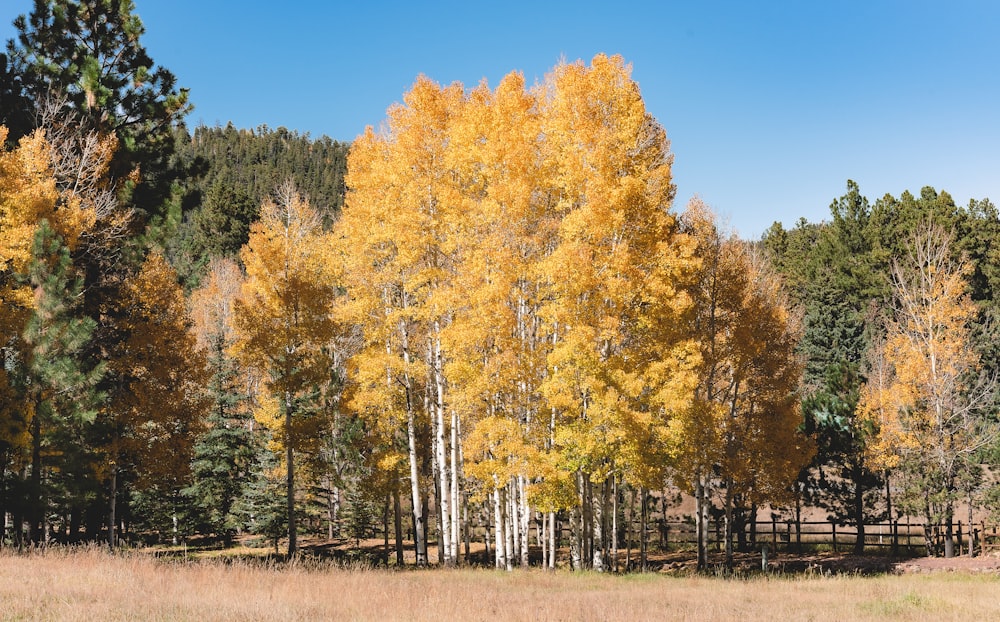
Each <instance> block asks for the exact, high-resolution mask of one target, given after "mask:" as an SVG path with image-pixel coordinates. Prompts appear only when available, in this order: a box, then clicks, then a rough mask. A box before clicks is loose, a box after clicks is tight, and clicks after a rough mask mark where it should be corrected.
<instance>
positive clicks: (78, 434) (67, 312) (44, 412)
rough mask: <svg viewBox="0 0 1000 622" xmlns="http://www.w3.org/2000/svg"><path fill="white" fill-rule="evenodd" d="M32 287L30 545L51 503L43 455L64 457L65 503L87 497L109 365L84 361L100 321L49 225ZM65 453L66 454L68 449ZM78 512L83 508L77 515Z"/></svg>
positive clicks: (36, 252)
mask: <svg viewBox="0 0 1000 622" xmlns="http://www.w3.org/2000/svg"><path fill="white" fill-rule="evenodd" d="M31 284H32V286H33V288H34V290H35V293H36V294H35V299H36V306H35V309H34V310H33V313H32V316H31V318H30V320H29V321H28V325H27V328H26V330H25V333H24V342H25V346H26V348H25V358H26V371H27V373H28V376H27V383H28V386H27V387H26V392H27V394H28V395H30V400H31V402H33V412H34V418H33V420H32V425H31V435H32V457H31V465H32V466H31V481H30V484H29V491H30V494H31V498H32V516H31V522H30V524H31V538H32V540H33V541H38V540H39V539H40V538H41V536H42V529H43V527H42V513H43V512H44V511H45V509H46V508H45V496H46V495H44V493H43V490H42V484H43V481H42V479H43V470H44V469H45V467H44V466H43V464H42V459H43V452H45V453H46V454H54V456H57V457H58V462H57V463H56V464H53V465H50V466H51V467H53V468H55V469H56V470H57V471H59V472H61V473H63V474H73V475H75V476H76V477H64V478H63V482H64V484H65V485H67V486H69V488H68V489H65V490H63V491H61V495H60V496H62V497H64V498H68V499H76V498H79V497H80V495H81V494H83V493H85V492H86V491H82V490H78V489H77V488H78V486H80V485H85V484H86V482H87V481H88V479H89V478H88V477H87V474H88V471H92V469H93V456H92V455H90V453H89V451H87V449H86V448H85V443H84V442H83V439H84V431H85V427H86V426H88V425H89V424H91V423H92V422H93V421H94V418H95V416H96V412H97V409H98V406H99V403H100V399H101V396H100V394H99V393H98V392H97V391H95V386H96V385H97V382H98V381H99V380H100V378H101V377H102V376H103V374H104V366H103V365H102V364H99V363H94V362H92V361H88V360H86V359H84V358H82V357H81V356H80V353H81V352H82V351H83V350H84V349H85V346H86V345H87V344H88V342H89V341H90V339H91V337H92V334H93V331H94V326H95V322H94V321H93V320H92V319H90V318H88V317H81V316H80V315H79V308H78V305H79V299H80V293H81V289H82V287H83V283H82V280H81V279H80V278H79V277H76V276H74V273H73V271H72V262H71V260H70V254H69V249H68V248H67V247H66V246H65V245H64V244H63V243H62V240H61V238H60V237H59V236H58V235H57V234H56V233H55V232H53V231H52V229H51V227H49V225H48V222H47V221H44V220H43V221H42V222H41V223H40V225H39V227H38V230H37V232H36V234H35V243H34V248H33V252H32V267H31ZM64 448H65V449H64ZM73 510H74V513H78V512H79V508H73Z"/></svg>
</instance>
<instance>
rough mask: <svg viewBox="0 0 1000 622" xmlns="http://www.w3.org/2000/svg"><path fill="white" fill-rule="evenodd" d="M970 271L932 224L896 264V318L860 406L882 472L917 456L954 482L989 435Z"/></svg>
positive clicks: (987, 394)
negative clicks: (871, 431)
mask: <svg viewBox="0 0 1000 622" xmlns="http://www.w3.org/2000/svg"><path fill="white" fill-rule="evenodd" d="M970 270H971V267H970V264H969V263H968V262H967V261H965V260H961V261H956V260H955V259H954V258H953V256H952V249H951V238H950V236H949V235H948V234H946V233H945V232H944V231H943V230H942V229H940V228H939V227H938V226H936V225H932V224H929V223H928V224H925V225H923V226H922V227H920V228H918V229H917V231H916V232H915V234H914V235H913V239H912V240H911V243H910V245H909V252H908V255H907V256H906V257H903V258H899V259H898V260H897V261H896V262H895V263H894V266H893V274H892V276H893V298H894V302H895V308H894V313H893V315H892V316H890V317H889V318H888V319H887V321H886V323H885V329H886V332H885V337H884V340H883V341H881V342H880V343H878V344H877V347H876V348H875V349H874V355H873V357H872V360H871V362H870V366H871V371H870V372H869V379H868V381H867V382H866V383H865V385H864V386H863V387H862V391H861V399H860V402H859V406H858V408H859V412H860V413H861V416H862V417H864V418H865V419H866V420H867V421H869V422H870V423H871V424H872V425H873V426H874V428H875V430H876V434H875V436H874V438H873V439H871V440H870V441H869V443H868V445H867V448H868V452H869V458H870V459H871V460H872V461H873V463H874V464H877V465H879V466H880V467H882V468H893V467H895V466H898V465H899V464H900V461H901V460H902V459H905V458H907V457H914V458H916V459H918V460H920V461H926V462H927V463H928V464H932V465H934V468H938V469H941V472H942V473H943V474H944V476H945V478H946V480H953V478H954V474H955V473H956V470H957V468H958V467H959V465H960V462H961V460H962V459H963V458H964V457H967V456H969V455H971V454H972V453H973V452H975V451H977V450H978V449H979V448H981V447H982V446H983V444H984V443H985V442H986V441H987V440H988V439H990V438H991V437H992V434H993V432H994V431H993V430H992V428H990V426H988V425H984V424H985V421H986V420H985V419H984V415H985V412H984V411H985V406H986V404H987V402H988V398H989V397H990V396H991V394H992V390H993V385H992V383H989V382H987V383H983V382H982V381H981V380H982V379H981V374H980V373H978V372H979V371H980V361H979V356H978V355H977V353H976V350H975V349H974V348H973V347H972V342H971V328H970V325H971V322H972V321H973V320H974V318H975V316H976V313H977V309H976V306H975V304H974V303H973V302H972V300H971V298H970V297H969V294H968V284H967V282H966V277H967V275H968V274H969V272H970ZM951 484H953V482H951Z"/></svg>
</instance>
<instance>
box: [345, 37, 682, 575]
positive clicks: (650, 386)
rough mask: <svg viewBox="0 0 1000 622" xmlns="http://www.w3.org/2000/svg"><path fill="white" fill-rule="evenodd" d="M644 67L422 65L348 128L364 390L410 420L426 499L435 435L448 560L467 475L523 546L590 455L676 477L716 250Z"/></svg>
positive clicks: (358, 370) (415, 468)
mask: <svg viewBox="0 0 1000 622" xmlns="http://www.w3.org/2000/svg"><path fill="white" fill-rule="evenodd" d="M630 71H631V70H630V68H629V67H628V66H627V65H626V64H625V63H624V62H623V61H622V59H621V58H620V57H606V56H604V55H599V56H597V57H595V58H594V59H593V61H592V63H591V64H590V65H584V64H583V63H575V64H571V65H568V64H567V65H561V66H559V67H557V68H556V69H555V70H554V71H553V73H552V75H551V76H549V77H548V78H547V79H546V82H545V83H544V84H542V85H540V86H538V87H535V88H530V89H529V88H526V85H525V83H524V78H523V76H522V75H520V74H517V73H512V74H510V75H508V76H506V77H504V78H503V79H502V80H501V81H500V83H499V84H498V85H497V87H496V88H495V89H490V88H489V86H488V85H486V84H485V83H483V84H480V85H479V86H477V87H476V88H474V89H472V90H470V91H465V90H464V89H463V88H462V87H461V85H451V86H448V87H441V86H439V85H437V84H435V83H433V82H432V81H430V80H428V79H427V78H424V77H421V78H418V80H417V82H416V83H415V84H414V86H413V88H412V89H411V90H410V91H409V92H407V93H406V95H405V96H404V100H403V104H401V105H399V106H395V107H393V108H391V109H390V110H389V113H388V120H387V122H386V125H385V126H384V127H383V129H382V130H381V131H380V132H376V131H374V130H373V129H371V128H369V129H367V130H366V132H365V133H364V135H362V136H361V137H359V138H358V139H357V141H355V143H354V145H353V147H352V150H351V154H350V156H349V165H348V169H349V174H348V178H347V180H346V184H347V186H348V188H349V190H348V194H347V198H346V202H345V207H344V210H343V215H342V218H341V220H340V222H339V223H338V225H337V231H336V233H337V245H338V253H339V254H340V256H341V257H342V258H343V259H342V261H343V262H344V266H345V269H344V272H345V285H346V288H347V292H348V296H347V298H346V300H345V301H344V303H343V305H342V306H341V309H340V312H341V314H342V317H344V318H345V320H349V321H351V322H352V323H354V324H355V325H356V326H358V327H359V329H360V331H361V333H362V340H363V343H364V347H363V348H362V349H361V351H360V352H358V353H357V354H356V355H355V356H354V357H353V358H352V360H351V362H350V364H349V370H350V378H351V379H352V386H351V387H350V389H349V390H350V395H351V398H350V402H349V403H350V404H351V406H352V408H354V409H355V410H357V411H358V412H362V413H365V415H366V416H367V417H369V418H370V419H371V420H372V421H373V423H372V425H371V426H370V428H369V429H373V430H380V433H381V434H385V438H386V441H387V442H393V438H394V437H393V435H392V433H391V430H393V429H395V430H397V431H399V432H400V433H402V432H403V428H405V434H406V436H407V444H408V453H409V462H410V480H411V484H412V486H413V488H412V499H411V501H412V503H413V507H420V491H419V488H418V482H419V478H420V473H419V471H420V470H421V469H422V466H421V465H422V464H423V460H422V459H421V455H426V453H427V452H429V453H430V455H431V457H432V460H433V464H434V470H435V471H436V473H437V474H438V475H439V476H440V478H441V479H440V481H439V482H438V486H437V488H438V490H439V491H440V493H441V494H440V495H439V500H440V501H441V502H442V506H441V508H440V516H441V521H442V525H443V526H444V531H445V532H449V526H450V527H451V538H452V542H451V544H450V545H449V544H447V543H446V544H445V549H444V553H445V555H444V557H445V559H448V558H449V556H450V555H451V556H453V555H455V554H456V553H455V551H456V550H457V548H458V547H457V535H458V528H457V527H456V525H457V524H458V521H457V518H455V517H457V515H458V509H459V505H458V499H459V496H460V495H459V491H458V490H457V489H459V488H463V487H464V486H465V484H464V483H463V475H466V476H469V477H471V478H472V479H473V480H474V481H475V482H477V484H473V485H476V486H479V488H478V490H479V491H480V492H485V493H486V494H489V495H491V496H492V499H493V502H494V510H495V512H496V516H497V520H500V521H506V520H508V519H509V520H513V521H515V522H516V521H521V520H524V521H525V522H524V523H523V524H521V523H518V524H516V525H513V526H511V525H510V524H508V527H511V528H512V529H513V531H514V533H515V534H516V535H515V536H513V539H514V540H515V541H518V543H516V544H515V545H514V547H515V549H520V551H519V553H518V554H519V555H520V556H521V559H522V563H526V560H527V554H526V552H527V545H526V543H527V531H528V528H527V522H526V520H527V519H526V518H525V517H527V516H528V515H529V511H528V507H529V505H528V504H529V496H530V502H531V504H532V505H534V506H535V507H539V508H544V509H545V510H546V511H553V510H556V509H561V508H569V507H573V506H574V505H579V504H580V503H583V502H584V501H585V499H584V498H583V497H582V496H580V495H584V492H583V491H582V490H574V488H575V487H576V486H577V485H578V483H579V482H580V481H582V480H580V478H579V477H578V475H579V474H581V473H585V474H586V475H587V476H588V477H590V478H591V479H593V480H594V481H598V480H600V479H601V478H607V477H609V476H610V475H611V474H612V473H615V474H616V475H617V474H619V473H628V477H629V478H631V480H632V481H633V482H635V483H639V484H641V483H645V482H649V483H651V484H652V483H653V482H655V481H657V478H659V479H661V480H662V476H663V473H664V469H665V458H666V453H665V452H666V449H667V447H668V444H667V441H668V440H669V438H670V435H669V433H668V428H667V424H668V422H669V421H670V419H671V416H672V413H673V412H674V411H675V410H676V409H679V408H681V407H682V405H686V404H687V403H689V402H690V395H691V393H692V391H693V390H694V386H695V385H696V384H697V379H696V377H695V376H694V368H695V366H696V365H697V357H698V349H697V346H696V344H695V343H694V341H692V340H691V339H690V337H689V336H688V334H687V333H686V332H685V330H684V326H685V325H686V322H685V317H686V316H687V315H688V314H689V313H690V312H691V308H692V305H691V301H690V296H689V293H688V287H687V282H688V281H689V280H690V279H692V278H693V276H694V274H695V269H696V266H697V263H698V261H697V259H696V258H695V256H694V244H693V242H692V241H691V240H690V238H689V236H687V235H685V234H683V233H681V232H680V231H679V228H678V225H677V221H676V218H675V217H674V215H673V214H671V213H670V206H671V202H672V200H673V195H674V187H673V184H672V183H671V175H670V164H671V155H670V153H669V147H668V143H667V140H666V135H665V133H664V131H663V129H662V127H660V126H659V124H657V123H656V121H655V120H654V119H653V118H652V117H651V116H650V115H649V114H648V112H647V111H646V110H645V107H644V104H643V102H642V98H641V95H640V94H639V89H638V86H637V85H636V84H635V83H634V82H633V81H632V80H631V77H630ZM383 422H386V423H383ZM427 428H430V431H431V435H430V438H431V442H430V444H429V447H422V446H421V447H418V446H417V443H418V440H419V439H420V438H421V437H422V436H424V435H422V434H421V433H420V432H421V430H426V429H427ZM463 457H464V460H463V459H462V458H463ZM587 489H588V490H589V489H590V488H589V487H587ZM609 490H610V489H609ZM586 494H589V493H586ZM449 497H450V507H449V505H448V503H449ZM574 499H575V500H574ZM586 502H588V503H589V502H590V499H589V497H587V499H586ZM511 508H519V509H518V510H517V512H516V514H517V517H516V518H515V517H513V516H507V515H506V514H507V513H508V512H512V511H513V510H512V509H511ZM449 515H450V516H451V517H452V518H455V520H452V519H451V518H449ZM505 516H506V518H505ZM421 518H422V517H419V516H418V517H417V519H418V520H420V519H421ZM550 519H551V520H552V521H554V518H553V517H550ZM498 524H499V523H498ZM498 529H499V527H498ZM418 531H419V530H418ZM498 533H499V532H498ZM449 546H451V547H452V549H453V550H451V551H449V548H448V547H449ZM498 546H501V545H500V544H498ZM418 548H419V545H418ZM508 554H513V553H511V552H510V551H506V552H500V553H498V555H497V563H498V564H501V560H502V559H503V558H505V557H506V559H507V560H508V562H509V559H510V558H509V557H508ZM446 563H447V562H446ZM501 565H502V564H501Z"/></svg>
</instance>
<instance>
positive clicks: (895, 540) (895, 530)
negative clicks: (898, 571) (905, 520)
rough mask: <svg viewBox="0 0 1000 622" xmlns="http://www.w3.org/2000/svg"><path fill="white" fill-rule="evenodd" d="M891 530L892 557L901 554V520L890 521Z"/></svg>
mask: <svg viewBox="0 0 1000 622" xmlns="http://www.w3.org/2000/svg"><path fill="white" fill-rule="evenodd" d="M889 529H891V530H892V556H893V557H895V556H896V555H897V554H898V553H899V519H898V518H897V519H896V520H892V519H890V520H889Z"/></svg>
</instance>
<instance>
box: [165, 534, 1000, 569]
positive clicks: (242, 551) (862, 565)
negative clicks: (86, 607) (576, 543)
mask: <svg viewBox="0 0 1000 622" xmlns="http://www.w3.org/2000/svg"><path fill="white" fill-rule="evenodd" d="M407 544H408V546H407V547H406V548H405V550H404V563H405V564H407V565H412V564H413V563H414V556H413V548H412V543H407ZM300 550H301V553H302V555H303V557H304V558H305V559H306V560H313V561H315V562H318V563H323V562H334V563H348V564H349V563H355V562H357V563H361V564H364V565H374V566H392V565H395V559H396V553H395V549H394V548H392V545H391V543H390V547H389V550H388V551H386V549H385V543H384V541H382V540H362V541H361V542H360V543H359V542H355V541H354V540H343V539H341V540H334V541H329V540H323V539H312V538H306V539H304V540H303V541H302V542H301V549H300ZM148 552H151V553H153V554H154V555H156V556H158V557H173V558H181V557H183V558H193V559H205V558H214V557H218V558H221V559H222V560H223V561H232V560H236V559H241V560H249V559H258V560H266V561H267V562H278V563H281V562H282V561H285V559H286V558H285V555H284V554H283V552H284V549H283V547H280V548H279V550H278V552H277V553H276V552H275V549H274V547H273V545H272V546H269V547H268V546H266V545H262V543H261V542H259V541H255V540H253V539H243V540H241V541H240V542H239V543H237V545H236V546H235V547H233V548H229V549H222V548H221V544H220V543H218V542H213V541H210V540H201V541H198V540H195V541H191V542H189V544H188V545H187V546H185V547H168V548H163V547H152V548H151V549H148ZM437 552H438V551H437V546H436V545H435V544H434V543H431V545H430V546H428V557H429V558H430V560H429V561H430V563H431V564H432V565H433V564H436V563H437ZM387 553H388V555H387ZM464 553H465V550H464V547H463V549H462V560H463V564H464V563H467V564H469V565H472V566H481V567H488V566H490V565H492V559H491V558H489V557H487V554H486V550H485V547H484V546H483V544H482V542H477V543H473V544H472V546H471V549H470V555H469V557H468V558H467V560H468V561H466V557H465V554H464ZM567 556H568V551H566V550H564V549H563V550H560V551H559V555H558V557H557V559H558V561H559V564H558V565H559V566H566V565H567ZM626 557H627V555H626V553H625V551H620V552H619V571H621V572H624V571H626ZM628 558H629V561H630V563H629V564H628V569H629V570H631V571H637V570H638V555H637V553H636V552H635V551H632V552H631V555H629V556H628ZM530 561H531V564H532V565H540V564H541V551H540V550H538V549H537V548H535V547H532V548H531V555H530ZM734 562H735V563H734V566H735V567H734V571H735V573H736V574H737V575H750V574H757V573H760V572H761V569H762V568H761V566H762V564H761V555H760V553H759V552H757V553H736V554H734ZM697 565H698V564H697V556H696V554H695V551H693V550H680V551H673V552H668V553H664V552H652V553H651V554H650V555H649V559H648V570H649V571H651V572H660V573H664V574H671V575H688V574H695V573H696V572H697ZM724 568H725V557H724V556H723V554H722V553H717V552H713V553H711V554H710V555H709V572H710V573H712V574H720V575H721V574H725V572H724ZM767 570H768V572H771V573H778V574H786V575H798V574H802V575H811V574H816V575H831V574H852V575H875V574H905V573H924V572H975V573H978V572H986V573H996V574H998V575H1000V554H998V553H997V552H994V553H991V554H987V555H979V556H977V557H968V556H959V557H953V558H950V559H946V558H941V557H905V556H890V555H879V554H871V555H853V554H849V553H833V552H829V551H826V552H810V553H802V554H796V553H789V552H779V553H777V554H774V553H772V554H771V555H769V558H768V568H767Z"/></svg>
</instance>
